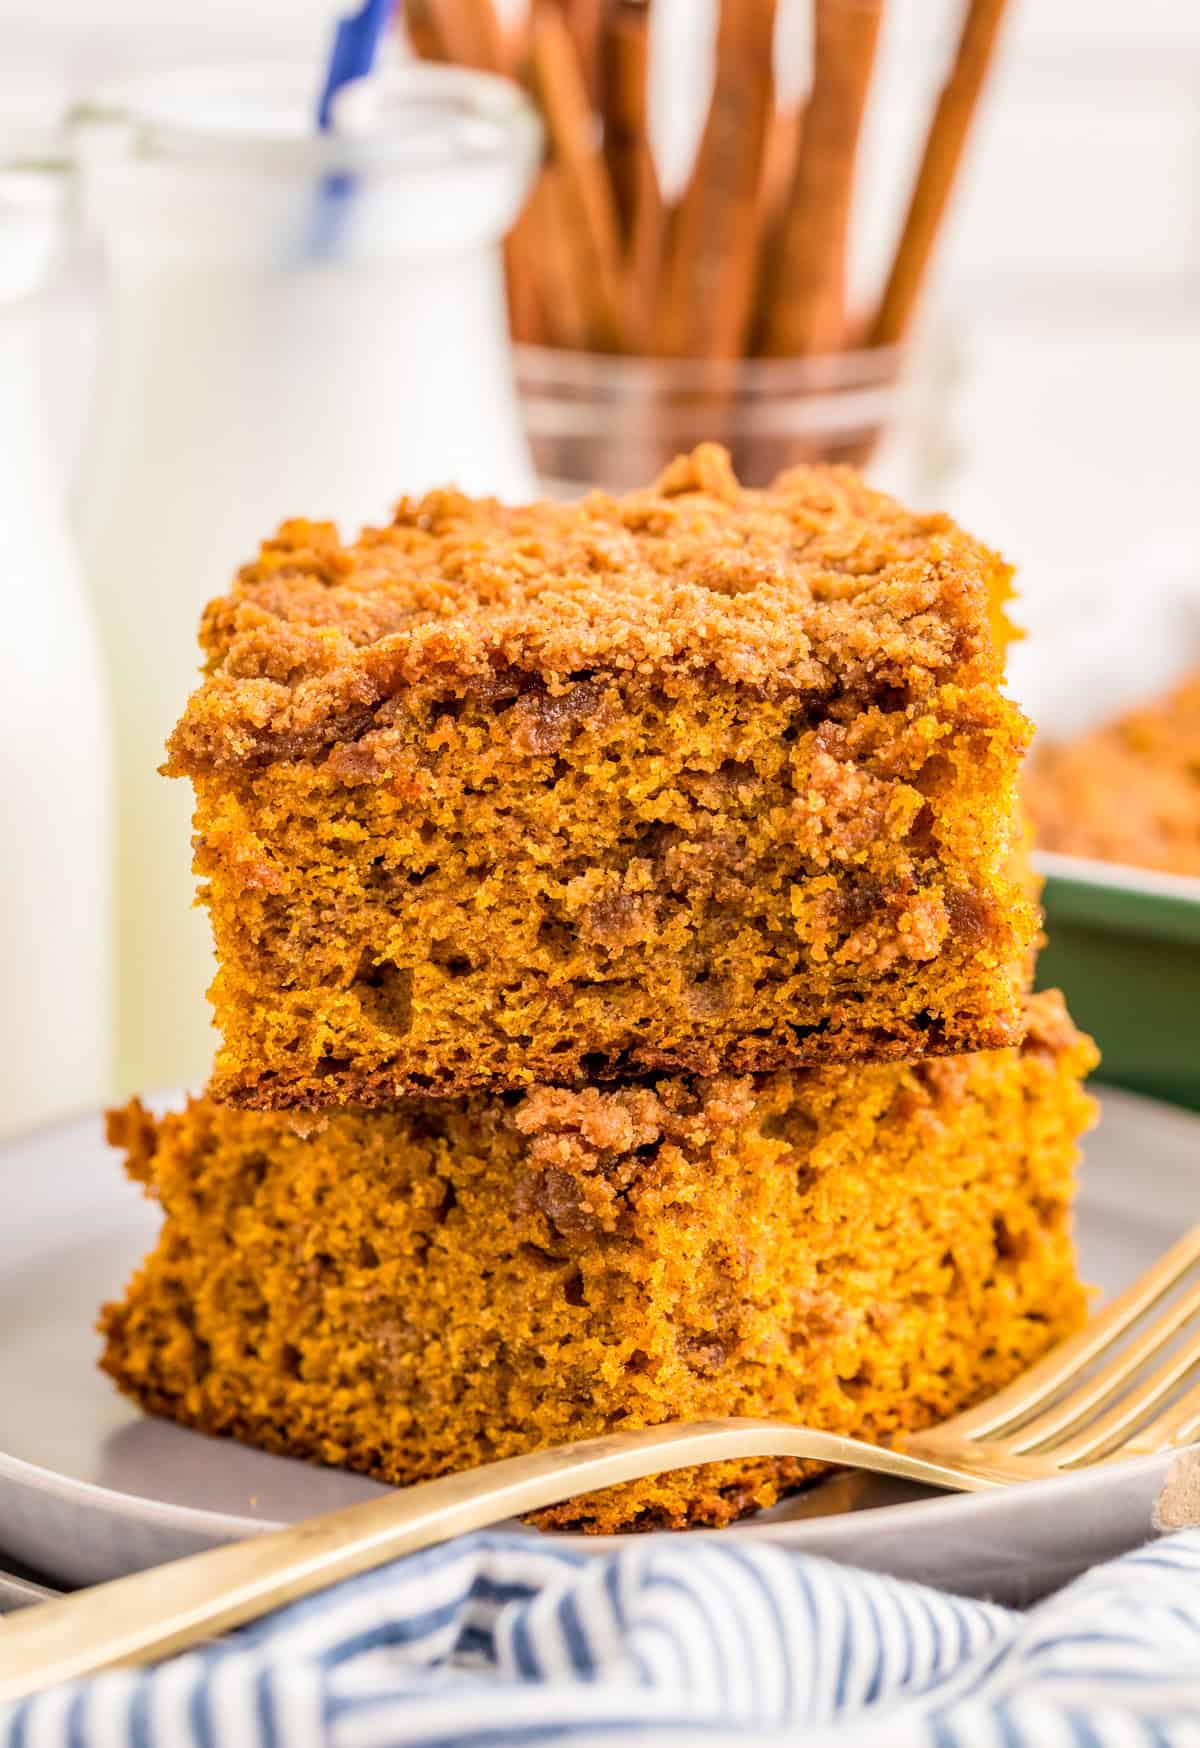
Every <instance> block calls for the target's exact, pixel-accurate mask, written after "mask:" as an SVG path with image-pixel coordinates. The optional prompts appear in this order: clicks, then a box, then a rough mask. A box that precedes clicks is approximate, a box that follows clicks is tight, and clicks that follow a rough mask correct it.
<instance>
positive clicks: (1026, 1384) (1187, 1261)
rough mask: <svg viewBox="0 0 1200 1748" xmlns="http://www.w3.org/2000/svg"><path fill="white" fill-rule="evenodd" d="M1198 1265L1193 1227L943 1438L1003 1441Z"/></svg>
mask: <svg viewBox="0 0 1200 1748" xmlns="http://www.w3.org/2000/svg"><path fill="white" fill-rule="evenodd" d="M1197 1262H1200V1226H1193V1227H1192V1229H1191V1231H1190V1232H1185V1233H1184V1235H1183V1237H1182V1238H1181V1239H1179V1240H1178V1241H1177V1243H1175V1244H1173V1245H1172V1246H1171V1248H1170V1250H1168V1251H1167V1252H1166V1254H1165V1255H1164V1256H1162V1257H1160V1258H1159V1260H1158V1262H1156V1263H1155V1264H1154V1266H1153V1267H1152V1268H1149V1269H1147V1270H1146V1272H1145V1274H1144V1275H1141V1276H1140V1277H1139V1278H1138V1279H1137V1280H1136V1281H1135V1282H1134V1283H1133V1285H1132V1286H1131V1287H1127V1288H1126V1289H1125V1291H1124V1292H1123V1293H1119V1294H1118V1295H1117V1297H1116V1298H1115V1299H1114V1300H1113V1302H1112V1304H1111V1305H1109V1307H1108V1308H1107V1310H1105V1311H1102V1312H1101V1313H1100V1315H1099V1316H1098V1317H1095V1318H1093V1319H1092V1321H1091V1322H1090V1323H1089V1324H1088V1326H1087V1328H1086V1329H1082V1330H1080V1332H1079V1334H1078V1335H1074V1336H1072V1337H1071V1338H1070V1339H1069V1340H1068V1341H1064V1342H1063V1343H1062V1345H1061V1347H1056V1348H1055V1350H1054V1352H1053V1353H1051V1354H1049V1355H1048V1356H1047V1357H1046V1358H1045V1359H1044V1360H1041V1361H1040V1362H1039V1363H1038V1364H1037V1365H1036V1366H1033V1367H1031V1368H1030V1370H1029V1371H1028V1372H1026V1373H1025V1374H1024V1376H1023V1377H1021V1378H1018V1379H1017V1381H1016V1383H1015V1384H1010V1385H1009V1386H1008V1388H1007V1389H1006V1390H1001V1391H999V1392H998V1394H997V1395H995V1396H992V1397H989V1399H988V1400H987V1401H986V1402H981V1403H980V1404H979V1406H978V1408H968V1409H967V1411H966V1413H965V1414H957V1415H955V1417H954V1418H953V1420H948V1421H946V1422H945V1423H944V1424H943V1425H942V1426H940V1427H939V1428H938V1436H939V1438H940V1437H942V1436H943V1435H944V1436H945V1437H947V1438H948V1439H955V1440H959V1439H965V1438H972V1439H979V1438H989V1437H991V1438H996V1437H1000V1436H1001V1435H1002V1434H1003V1433H1004V1432H1005V1430H1006V1429H1007V1428H1009V1427H1012V1426H1013V1425H1015V1424H1016V1423H1017V1422H1019V1421H1021V1420H1023V1419H1025V1418H1026V1417H1027V1416H1028V1415H1030V1414H1031V1413H1032V1412H1033V1410H1034V1409H1036V1408H1039V1407H1040V1406H1041V1405H1042V1403H1043V1402H1045V1401H1046V1400H1047V1399H1048V1398H1049V1397H1051V1396H1053V1395H1054V1394H1055V1393H1056V1392H1057V1391H1058V1390H1061V1389H1062V1387H1063V1386H1064V1385H1065V1384H1069V1383H1070V1381H1071V1379H1072V1378H1074V1377H1077V1376H1078V1375H1079V1373H1080V1372H1081V1371H1083V1370H1084V1368H1085V1367H1087V1366H1089V1365H1091V1363H1092V1361H1093V1360H1095V1359H1098V1358H1099V1357H1100V1355H1101V1354H1103V1353H1106V1352H1107V1350H1108V1349H1109V1348H1110V1347H1111V1346H1112V1345H1113V1343H1114V1342H1115V1341H1116V1340H1118V1339H1119V1337H1120V1336H1122V1335H1124V1333H1125V1331H1126V1330H1127V1329H1129V1328H1130V1327H1131V1326H1132V1325H1133V1324H1135V1323H1136V1322H1137V1320H1138V1318H1139V1317H1141V1316H1142V1315H1143V1314H1144V1313H1145V1312H1146V1311H1148V1310H1149V1309H1150V1307H1151V1305H1154V1304H1156V1303H1157V1302H1158V1300H1159V1299H1161V1298H1162V1296H1163V1294H1164V1293H1168V1292H1170V1290H1171V1288H1172V1287H1173V1286H1175V1285H1176V1284H1177V1283H1178V1282H1179V1280H1180V1279H1181V1278H1182V1277H1183V1276H1184V1275H1185V1274H1186V1273H1187V1271H1188V1270H1189V1269H1190V1268H1192V1267H1194V1266H1195V1264H1196V1263H1197Z"/></svg>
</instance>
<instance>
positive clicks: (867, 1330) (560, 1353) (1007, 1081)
mask: <svg viewBox="0 0 1200 1748" xmlns="http://www.w3.org/2000/svg"><path fill="white" fill-rule="evenodd" d="M1093 1061H1094V1052H1093V1049H1092V1046H1091V1044H1090V1042H1089V1041H1088V1040H1087V1039H1085V1038H1081V1037H1080V1035H1079V1034H1078V1033H1077V1032H1076V1031H1075V1030H1074V1028H1073V1027H1072V1026H1071V1023H1070V1021H1069V1019H1068V1018H1067V1015H1066V1012H1065V1010H1064V1008H1063V1005H1062V1000H1061V997H1059V996H1058V995H1057V994H1044V995H1038V996H1035V997H1034V998H1033V999H1032V1001H1031V1003H1030V1005H1029V1026H1028V1034H1027V1037H1026V1040H1025V1042H1024V1044H1023V1045H1021V1046H1019V1047H1016V1048H1008V1049H1003V1050H998V1051H993V1052H990V1053H982V1054H978V1055H972V1056H964V1057H950V1058H943V1059H940V1060H931V1061H926V1062H919V1063H915V1064H900V1063H881V1064H870V1065H861V1064H855V1065H851V1066H826V1067H822V1068H817V1069H809V1070H800V1071H779V1072H776V1073H773V1074H770V1075H768V1076H765V1077H763V1078H761V1079H758V1080H755V1079H753V1078H751V1077H749V1076H745V1075H726V1076H722V1077H719V1078H717V1079H714V1080H711V1081H704V1080H693V1079H688V1078H686V1077H679V1076H674V1077H671V1076H660V1077H648V1078H647V1079H645V1080H644V1081H642V1082H639V1083H637V1084H627V1085H624V1086H622V1087H620V1088H611V1087H597V1086H587V1087H577V1088H573V1089H563V1088H550V1087H545V1086H538V1087H533V1088H530V1089H528V1090H527V1091H525V1092H522V1093H509V1094H507V1095H486V1096H485V1095H483V1094H471V1095H467V1096H462V1097H457V1098H453V1099H441V1100H432V1099H420V1100H414V1101H409V1102H406V1103H400V1104H395V1105H393V1106H390V1107H386V1108H382V1109H377V1110H363V1109H361V1108H360V1109H353V1110H340V1111H336V1112H330V1113H321V1114H319V1115H316V1116H311V1115H310V1116H309V1117H308V1118H307V1119H305V1120H303V1121H302V1122H300V1123H299V1124H297V1121H296V1119H295V1118H294V1117H289V1116H286V1115H284V1114H282V1113H261V1112H248V1111H240V1110H235V1109H231V1108H229V1107H222V1106H219V1105H217V1104H214V1103H213V1102H212V1101H211V1100H209V1099H199V1100H195V1101H192V1102H191V1103H189V1104H188V1106H187V1107H186V1109H184V1110H182V1111H180V1112H178V1113H177V1114H174V1115H171V1116H166V1117H163V1118H161V1119H157V1120H156V1119H155V1118H154V1117H152V1116H150V1115H149V1114H148V1113H147V1112H146V1111H145V1110H144V1109H143V1108H142V1107H141V1106H140V1105H138V1104H136V1103H135V1104H133V1105H131V1106H130V1107H128V1108H127V1109H126V1110H124V1111H121V1112H116V1113H114V1114H113V1115H112V1117H111V1119H110V1130H111V1135H112V1139H113V1140H114V1141H115V1142H116V1143H117V1144H118V1145H119V1146H122V1147H123V1148H124V1149H125V1150H126V1153H127V1163H128V1169H129V1171H130V1173H131V1174H132V1176H133V1177H134V1178H136V1179H137V1180H138V1181H139V1182H141V1183H142V1184H144V1185H145V1187H146V1191H147V1193H148V1194H150V1195H152V1196H154V1197H156V1198H157V1199H158V1200H159V1202H160V1203H161V1205H162V1209H163V1214H164V1222H163V1227H162V1231H161V1235H160V1238H159V1241H158V1245H157V1247H156V1249H155V1250H154V1251H153V1253H152V1254H151V1255H150V1256H149V1258H148V1259H147V1260H146V1262H145V1264H144V1265H143V1267H142V1268H141V1269H140V1271H139V1272H138V1273H137V1274H136V1275H135V1277H134V1279H133V1281H132V1282H131V1284H130V1286H129V1288H128V1291H127V1293H126V1296H125V1298H124V1300H123V1301H122V1302H121V1303H120V1304H115V1305H110V1306H109V1307H108V1308H107V1309H106V1311H105V1312H104V1314H103V1331H104V1336H105V1341H106V1346H105V1351H104V1360H103V1364H104V1366H105V1367H106V1369H107V1370H108V1371H109V1372H110V1373H111V1374H112V1376H113V1377H114V1378H115V1379H116V1380H117V1382H118V1383H119V1384H120V1386H121V1388H122V1389H123V1390H125V1391H127V1392H128V1393H129V1394H130V1395H131V1396H133V1397H135V1398H136V1399H137V1400H138V1401H139V1402H141V1403H142V1404H143V1405H144V1406H145V1407H146V1408H147V1409H149V1410H150V1411H151V1412H153V1413H157V1414H164V1415H169V1416H171V1417H173V1418H174V1419H176V1420H179V1421H182V1422H183V1423H184V1424H185V1425H188V1426H193V1427H199V1428H202V1429H203V1430H205V1431H207V1432H214V1433H226V1434H231V1435H233V1436H235V1437H237V1438H241V1439H245V1440H247V1441H248V1442H250V1443H252V1444H256V1445H261V1446H263V1447H265V1448H266V1449H268V1450H272V1451H283V1452H291V1453H293V1454H296V1455H300V1456H307V1457H315V1458H319V1459H321V1460H322V1461H324V1462H326V1463H334V1464H343V1465H346V1466H348V1467H350V1468H354V1469H361V1470H364V1471H366V1472H367V1473H369V1474H372V1475H377V1476H380V1477H381V1478H383V1479H384V1480H388V1481H395V1482H407V1481H416V1480H421V1479H423V1478H426V1477H429V1476H434V1475H440V1474H444V1473H446V1472H448V1471H450V1470H455V1469H460V1468H466V1467H469V1466H471V1465H474V1464H477V1463H482V1462H485V1461H487V1460H488V1459H490V1458H495V1457H503V1456H510V1455H513V1454H515V1453H518V1452H521V1451H525V1450H529V1449H531V1448H533V1447H536V1446H540V1445H546V1444H551V1443H556V1442H559V1441H562V1440H566V1439H571V1438H580V1437H586V1436H588V1435H589V1434H595V1433H600V1432H603V1431H605V1430H607V1429H610V1428H613V1427H617V1426H639V1425H648V1424H654V1423H656V1422H660V1421H663V1420H666V1419H671V1418H674V1417H682V1418H690V1419H694V1418H700V1417H704V1416H707V1415H722V1414H750V1415H779V1416H782V1417H784V1418H785V1419H789V1420H801V1421H805V1422H808V1423H810V1424H812V1425H814V1426H819V1427H825V1428H828V1429H830V1430H831V1431H837V1432H846V1433H858V1434H861V1435H863V1436H865V1437H867V1438H871V1439H877V1440H878V1439H892V1438H894V1437H896V1436H898V1435H902V1434H903V1433H904V1432H905V1431H906V1430H908V1429H910V1428H916V1427H921V1426H924V1425H927V1424H929V1423H931V1422H933V1421H936V1420H939V1419H941V1418H943V1417H945V1416H946V1415H948V1414H951V1413H952V1412H954V1411H955V1410H956V1409H958V1408H960V1407H963V1406H965V1405H966V1404H967V1403H969V1402H970V1401H972V1400H973V1399H975V1398H977V1397H980V1396H985V1395H987V1394H988V1393H990V1392H991V1391H993V1390H995V1389H997V1388H998V1387H999V1386H1001V1385H1003V1384H1005V1383H1007V1382H1008V1381H1009V1380H1010V1379H1012V1378H1013V1377H1015V1376H1016V1375H1017V1374H1018V1373H1019V1372H1020V1371H1021V1370H1022V1369H1023V1368H1024V1367H1026V1366H1027V1365H1028V1364H1030V1362H1032V1361H1033V1360H1035V1359H1037V1358H1038V1357H1039V1355H1041V1354H1042V1353H1043V1352H1044V1351H1045V1350H1046V1349H1047V1348H1048V1347H1050V1346H1051V1345H1052V1344H1053V1343H1055V1342H1057V1341H1058V1340H1060V1339H1061V1338H1062V1337H1064V1336H1066V1335H1068V1334H1069V1333H1070V1332H1071V1331H1072V1330H1074V1329H1075V1328H1076V1327H1077V1326H1078V1324H1079V1323H1080V1322H1081V1321H1082V1319H1083V1316H1084V1311H1085V1298H1084V1292H1083V1290H1082V1288H1081V1287H1080V1285H1079V1282H1078V1280H1077V1278H1076V1274H1075V1262H1074V1255H1073V1249H1072V1242H1071V1232H1070V1204H1071V1197H1072V1189H1073V1184H1072V1178H1073V1169H1074V1164H1075V1158H1076V1142H1077V1139H1078V1137H1079V1135H1080V1134H1081V1132H1082V1131H1083V1130H1084V1128H1085V1127H1086V1126H1087V1123H1088V1121H1089V1118H1090V1113H1091V1103H1090V1100H1089V1099H1088V1098H1087V1097H1086V1095H1085V1094H1084V1092H1083V1090H1082V1088H1081V1085H1080V1081H1081V1078H1082V1076H1083V1075H1084V1074H1085V1073H1086V1071H1087V1070H1088V1068H1089V1067H1090V1066H1091V1065H1092V1063H1093ZM805 1473H806V1467H805V1465H803V1464H800V1463H797V1462H795V1461H774V1462H770V1461H747V1462H743V1463H722V1464H716V1465H711V1466H709V1467H706V1468H704V1469H690V1470H681V1471H678V1472H676V1473H673V1474H670V1475H661V1476H658V1477H656V1478H654V1479H652V1480H649V1481H644V1482H638V1483H634V1484H630V1485H628V1486H624V1487H621V1488H616V1489H611V1490H609V1491H607V1492H605V1493H601V1494H595V1495H592V1496H589V1497H586V1498H581V1499H576V1500H573V1501H571V1502H570V1503H569V1504H566V1505H563V1506H561V1507H558V1508H555V1509H554V1510H552V1511H550V1512H547V1513H544V1514H543V1515H542V1517H541V1519H540V1521H541V1522H543V1523H544V1524H559V1525H567V1524H571V1525H580V1526H582V1527H584V1528H586V1529H589V1530H598V1531H603V1530H615V1529H622V1528H632V1527H637V1528H642V1527H654V1526H659V1525H671V1526H682V1525H685V1524H689V1523H696V1524H721V1523H725V1522H727V1521H728V1520H730V1519H731V1518H734V1517H736V1516H737V1515H739V1514H740V1513H742V1512H745V1511H748V1510H751V1509H753V1508H754V1507H756V1506H763V1505H768V1504H770V1503H772V1502H773V1501H774V1500H775V1499H776V1497H777V1496H778V1495H779V1493H780V1492H781V1491H783V1490H785V1489H787V1488H788V1487H791V1486H793V1485H795V1484H796V1483H798V1482H799V1481H800V1480H801V1479H802V1478H803V1477H804V1475H805Z"/></svg>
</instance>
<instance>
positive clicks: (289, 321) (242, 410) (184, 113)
mask: <svg viewBox="0 0 1200 1748" xmlns="http://www.w3.org/2000/svg"><path fill="white" fill-rule="evenodd" d="M317 85H318V75H317V72H316V70H315V69H313V68H304V67H300V68H296V67H272V66H267V67H250V68H245V67H243V68H236V67H234V68H224V69H221V68H218V69H211V68H206V69H202V70H191V71H187V72H181V73H178V74H174V75H169V76H159V77H157V78H153V79H147V80H145V81H141V82H138V83H136V84H132V85H127V86H125V87H122V88H120V89H116V90H112V91H109V92H107V93H106V94H105V95H104V97H103V98H102V99H101V100H99V101H97V102H95V103H93V104H91V105H88V106H87V107H86V108H85V109H84V110H83V111H82V112H81V113H80V114H79V116H78V117H77V122H76V139H77V143H78V158H79V163H80V168H81V176H82V185H83V203H84V211H85V214H86V215H87V217H88V219H89V221H90V222H91V223H92V224H93V225H94V227H95V228H96V229H97V231H98V233H99V235H100V237H101V239H102V242H103V245H104V248H105V254H106V259H107V263H108V306H107V313H106V315H105V316H104V317H103V319H102V325H101V341H100V358H99V365H98V371H97V381H96V388H95V392H94V405H93V409H92V417H91V421H90V428H89V436H88V438H87V440H86V442H85V450H84V457H83V461H82V463H81V479H80V488H79V503H78V522H79V534H80V542H81V547H82V552H83V557H84V563H85V566H86V571H87V574H88V578H89V581H90V583H91V585H92V588H93V591H94V595H95V599H96V602H97V606H98V611H99V616H100V621H101V626H102V632H103V639H104V645H105V650H106V654H107V660H108V665H109V671H110V674H111V678H112V685H113V693H114V708H115V717H116V730H117V742H116V745H117V785H118V794H119V808H118V848H119V863H120V869H119V878H118V923H117V942H118V961H117V963H118V1021H117V1081H118V1089H117V1090H118V1091H119V1092H122V1093H123V1092H126V1091H129V1090H131V1089H138V1088H144V1087H153V1086H161V1085H171V1084H177V1083H179V1082H191V1081H202V1080H203V1079H204V1077H205V1076H206V1074H207V1072H208V1069H209V1066H210V1061H211V1056H212V1046H213V1041H214V1040H213V1035H212V1032H211V1030H210V1027H209V1022H208V1010H207V1005H206V1003H205V1001H204V990H205V987H206V984H207V983H208V981H209V979H210V976H211V970H212V966H211V961H210V948H209V941H208V930H207V924H206V922H205V920H204V918H203V916H202V914H199V913H197V912H196V911H195V910H194V909H193V908H192V904H193V894H194V881H193V878H192V875H191V872H190V867H189V864H190V860H191V850H190V831H189V806H190V795H189V791H188V788H187V785H186V784H183V783H168V782H165V781H164V780H163V779H162V778H161V777H159V776H158V775H157V774H156V769H157V767H158V766H159V765H160V764H161V762H162V759H163V742H164V740H165V739H166V736H167V734H168V733H169V731H170V729H171V727H172V725H173V723H174V722H175V720H176V718H177V717H178V715H179V712H180V710H181V708H182V706H183V703H184V700H185V698H186V697H187V694H188V692H189V691H190V689H191V687H192V686H193V685H194V684H195V683H196V670H197V663H198V659H199V658H198V654H197V649H196V629H197V624H198V621H199V617H200V613H201V610H202V609H203V607H204V604H205V602H206V601H208V600H209V599H210V598H211V597H212V596H214V595H216V594H219V593H220V592H222V591H223V590H224V589H225V588H226V587H227V586H228V584H229V582H230V580H231V578H232V576H233V574H234V572H235V570H236V568H237V567H238V565H239V564H242V563H244V562H245V561H246V560H247V559H249V558H252V557H253V556H254V554H255V552H256V551H257V546H258V542H259V540H260V539H262V538H263V537H265V536H267V535H269V534H270V533H272V532H273V531H274V529H275V527H276V526H277V524H278V523H279V522H280V521H281V520H283V519H284V518H286V517H289V516H304V517H308V518H311V519H314V520H319V519H329V520H333V521H336V522H338V523H339V524H340V525H341V529H342V533H343V534H344V535H353V534H354V533H356V532H357V530H358V528H359V527H360V526H361V525H362V524H364V523H372V522H374V523H379V522H383V521H386V520H388V518H389V514H390V508H391V506H392V504H393V503H394V502H395V500H396V498H397V497H398V496H399V495H400V494H401V493H413V492H420V491H423V490H425V489H427V488H428V487H430V486H434V485H438V484H444V483H449V482H453V483H455V484H458V485H461V486H462V487H463V488H464V489H466V490H468V491H471V492H475V493H488V492H490V493H494V494H496V495H497V496H500V497H505V498H519V497H522V496H525V495H527V494H528V493H529V492H530V491H531V489H532V486H533V477H532V470H531V466H530V460H529V455H528V451H527V448H526V444H525V439H524V435H523V431H522V426H521V421H520V416H519V412H518V408H517V402H516V396H515V392H514V387H513V378H512V365H511V357H510V351H509V345H508V339H507V319H506V311H505V303H504V291H503V276H502V268H501V259H500V243H501V240H502V238H503V235H504V233H505V231H506V230H507V228H508V227H509V225H510V224H511V222H512V220H513V218H514V216H515V215H516V212H517V211H518V209H519V206H520V204H521V201H522V199H523V197H524V193H525V190H526V186H527V183H528V180H529V177H530V175H531V173H532V170H533V167H534V164H535V162H536V159H537V155H538V152H539V150H540V130H539V126H538V122H537V120H536V118H535V116H534V114H533V112H532V110H531V108H530V106H529V105H528V103H527V101H526V99H525V98H524V97H523V96H522V94H521V93H520V91H519V90H518V89H517V87H516V86H515V85H513V84H511V83H509V82H508V81H505V80H501V79H496V78H492V77H489V76H488V75H486V74H479V73H473V72H468V71H464V70H462V69H458V68H449V67H436V66H409V67H397V68H394V69H391V70H389V71H388V72H386V73H384V74H381V75H379V76H378V78H375V79H372V80H370V81H365V82H362V83H361V84H360V85H358V86H350V87H347V88H346V90H345V91H344V92H343V94H342V97H341V100H340V102H339V105H338V108H337V111H336V113H335V117H334V126H333V129H332V130H331V132H329V133H326V134H318V133H317V132H316V131H315V130H314V128H313V124H312V121H311V117H312V116H313V114H314V113H315V102H316V99H315V92H316V90H317Z"/></svg>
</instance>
